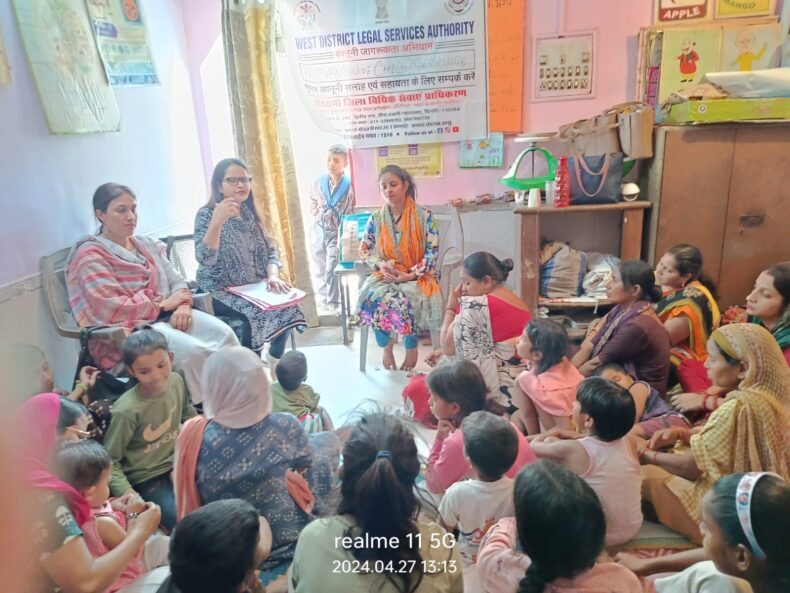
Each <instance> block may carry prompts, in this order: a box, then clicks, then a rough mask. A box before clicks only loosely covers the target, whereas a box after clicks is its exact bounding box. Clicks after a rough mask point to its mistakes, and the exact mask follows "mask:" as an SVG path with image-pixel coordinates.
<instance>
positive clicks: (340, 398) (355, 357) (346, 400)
mask: <svg viewBox="0 0 790 593" xmlns="http://www.w3.org/2000/svg"><path fill="white" fill-rule="evenodd" d="M308 331H309V330H308ZM353 337H354V339H353V340H352V342H351V343H350V344H349V345H347V346H343V345H333V346H306V347H304V348H302V349H301V351H302V352H303V353H304V355H305V356H306V357H307V383H308V384H310V385H311V386H312V387H313V389H315V390H316V391H317V392H318V393H319V394H320V395H321V405H322V406H324V408H326V410H327V411H328V412H329V415H330V416H331V417H332V420H333V421H334V423H335V425H336V426H339V425H341V424H343V423H344V422H345V421H346V420H348V418H349V415H350V413H351V412H353V411H354V410H355V409H358V408H359V406H360V405H365V402H375V403H376V404H378V405H379V406H381V407H383V408H385V409H387V410H391V411H395V410H398V409H400V408H401V403H402V401H403V399H402V396H401V392H402V391H403V388H404V387H405V386H406V384H407V383H408V381H409V378H408V376H407V373H406V372H404V371H385V370H384V368H383V367H382V366H381V349H380V348H379V347H378V346H377V345H376V342H375V340H374V339H373V337H372V336H371V337H370V339H369V340H368V352H367V370H366V372H365V373H361V372H360V371H359V342H360V340H359V332H358V331H354V332H353ZM431 352H432V348H431V346H430V344H420V363H419V364H418V366H417V370H421V371H425V372H428V371H429V370H430V368H429V367H428V366H427V365H426V364H425V363H424V362H422V361H423V359H424V358H425V357H426V356H428V355H429V354H430V353H431ZM403 355H404V351H403V348H402V346H401V345H400V344H397V345H396V346H395V358H396V360H398V362H401V361H402V360H403ZM416 432H417V433H418V435H420V436H421V437H422V438H418V439H417V442H418V446H419V448H420V452H421V453H424V454H426V453H427V450H428V445H429V444H430V443H432V442H433V434H434V432H435V431H432V430H429V429H428V428H425V427H423V426H421V425H417V431H416Z"/></svg>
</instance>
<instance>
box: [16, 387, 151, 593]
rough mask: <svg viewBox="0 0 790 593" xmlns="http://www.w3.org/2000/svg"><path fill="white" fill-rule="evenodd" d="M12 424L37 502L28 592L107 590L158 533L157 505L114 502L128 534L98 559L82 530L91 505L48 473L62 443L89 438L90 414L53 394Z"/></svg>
mask: <svg viewBox="0 0 790 593" xmlns="http://www.w3.org/2000/svg"><path fill="white" fill-rule="evenodd" d="M12 420H13V426H14V429H15V431H16V437H17V439H16V441H17V442H16V444H17V445H18V448H17V451H16V456H15V458H14V462H15V463H16V465H17V467H19V468H21V477H22V479H23V480H24V482H25V484H26V486H27V488H28V490H29V494H30V496H31V497H32V500H33V501H34V504H36V507H35V509H36V515H35V517H34V518H33V521H32V524H31V525H30V526H29V527H30V529H29V533H30V535H31V539H32V543H33V545H34V546H35V554H36V556H35V558H36V559H37V560H38V563H37V565H36V567H35V569H34V570H33V571H32V574H31V580H32V582H30V583H28V587H27V588H26V589H25V590H26V591H42V592H43V591H47V592H49V591H52V592H54V591H60V592H61V593H78V592H79V593H87V592H90V593H99V592H101V591H105V590H106V589H107V588H108V587H110V585H112V583H114V582H115V581H116V580H117V579H118V577H119V576H120V575H121V573H122V572H123V570H124V569H125V568H126V567H127V565H128V564H129V562H130V561H131V560H132V559H133V558H135V557H136V556H137V555H138V554H140V552H141V550H142V548H143V545H144V544H145V542H146V540H147V539H148V536H149V535H151V534H152V533H153V532H154V531H156V528H157V527H158V526H159V519H160V510H159V507H157V506H156V505H155V504H152V503H148V504H147V505H142V504H135V503H134V501H132V500H130V499H128V498H127V499H123V498H121V499H116V500H115V501H114V502H113V508H114V509H115V510H117V511H120V512H124V513H128V515H127V517H128V527H127V534H128V535H127V537H126V538H125V539H124V540H123V541H121V542H120V543H119V544H118V545H117V546H116V547H115V548H113V549H112V550H110V551H109V552H108V553H107V554H105V555H103V556H101V557H99V558H94V557H93V556H92V555H91V553H90V551H89V550H88V546H87V544H86V543H85V538H84V537H83V535H84V532H83V529H82V527H83V525H85V524H86V523H87V522H88V520H89V519H90V515H91V508H90V506H89V504H88V501H87V500H86V498H85V496H84V495H83V494H81V493H80V492H77V490H75V489H74V488H73V487H72V486H70V485H69V484H67V483H65V482H64V481H62V480H61V479H60V478H58V477H57V476H56V475H55V474H53V473H52V472H51V471H50V469H49V464H50V460H51V458H52V455H53V453H54V452H55V450H56V449H57V448H58V447H59V446H60V445H61V444H62V442H63V441H65V440H76V439H82V438H86V437H87V436H88V435H89V434H90V433H89V431H88V430H87V424H88V415H87V411H86V410H85V408H84V407H83V406H82V405H81V404H79V403H77V402H74V401H70V400H68V399H65V398H61V397H60V396H58V395H57V394H55V393H42V394H40V395H36V396H34V397H32V398H30V399H29V400H27V401H26V402H25V403H24V404H22V406H20V408H19V409H18V410H17V412H16V414H15V415H14V416H13V418H12Z"/></svg>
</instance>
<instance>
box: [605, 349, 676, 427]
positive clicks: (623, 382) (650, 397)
mask: <svg viewBox="0 0 790 593" xmlns="http://www.w3.org/2000/svg"><path fill="white" fill-rule="evenodd" d="M593 375H595V376H598V377H603V378H604V379H608V380H609V381H612V382H614V383H617V384H618V385H619V386H620V387H622V388H624V389H627V390H628V393H630V394H631V396H632V397H633V398H634V403H635V404H636V418H637V423H636V425H635V426H634V428H633V429H632V430H631V434H633V435H635V436H638V437H640V438H643V439H649V438H650V437H652V436H653V433H655V432H658V431H659V430H663V429H665V428H672V427H680V428H690V427H691V423H690V422H689V421H688V420H687V419H686V417H685V416H684V415H683V414H681V413H680V412H677V411H676V410H674V409H673V408H672V406H671V405H669V402H667V401H666V400H665V399H664V398H663V397H662V396H661V394H660V393H659V392H658V391H656V389H655V388H654V387H651V386H650V385H649V384H647V383H645V382H644V381H636V380H635V379H634V378H633V377H632V376H631V375H629V374H628V373H627V372H626V371H625V369H624V368H623V367H621V366H620V365H619V364H617V363H614V362H608V363H606V364H603V365H601V366H599V367H598V368H597V369H595V371H594V372H593Z"/></svg>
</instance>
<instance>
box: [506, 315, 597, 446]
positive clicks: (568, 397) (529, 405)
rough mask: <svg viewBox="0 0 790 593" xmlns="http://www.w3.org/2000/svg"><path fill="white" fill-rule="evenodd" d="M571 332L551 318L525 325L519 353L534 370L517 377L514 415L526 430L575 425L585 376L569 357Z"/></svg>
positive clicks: (518, 346) (532, 430) (519, 343)
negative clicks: (575, 409)
mask: <svg viewBox="0 0 790 593" xmlns="http://www.w3.org/2000/svg"><path fill="white" fill-rule="evenodd" d="M567 351H568V336H567V334H566V333H565V329H564V328H563V327H562V326H561V325H560V324H558V323H555V322H554V321H549V320H548V319H533V320H532V321H530V322H529V323H527V325H526V327H524V331H523V332H522V334H521V337H520V338H519V339H518V342H517V343H516V352H518V355H519V356H520V357H521V358H522V359H523V360H526V361H529V363H530V366H531V368H530V370H527V371H524V372H522V373H521V374H520V375H519V376H518V378H517V379H516V388H515V392H514V393H513V403H514V404H515V405H517V406H518V407H519V411H518V412H517V413H516V415H515V416H514V420H516V421H517V424H520V425H521V426H520V427H521V428H522V430H525V431H526V434H528V435H533V434H538V433H539V432H540V426H541V424H542V425H543V428H544V429H547V430H548V429H550V428H554V427H555V426H557V427H559V428H566V429H569V428H572V427H573V425H572V423H571V413H572V410H573V402H574V401H576V387H577V386H578V385H579V383H581V382H582V380H583V379H584V377H583V376H582V374H581V373H580V372H579V370H578V369H577V368H576V367H575V366H573V364H571V362H570V361H569V360H568V359H567V358H566V357H565V354H566V353H567Z"/></svg>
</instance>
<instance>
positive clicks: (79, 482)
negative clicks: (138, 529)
mask: <svg viewBox="0 0 790 593" xmlns="http://www.w3.org/2000/svg"><path fill="white" fill-rule="evenodd" d="M52 465H53V468H54V471H55V474H56V475H57V476H58V477H59V478H60V479H61V480H63V481H64V482H66V483H67V484H69V485H70V486H71V487H72V488H74V489H75V490H76V491H77V492H79V493H80V494H81V495H82V496H83V497H85V500H86V501H87V503H88V505H89V506H90V507H91V515H92V516H91V518H90V519H89V520H88V521H87V522H86V523H84V524H83V525H82V528H81V529H82V532H83V537H84V538H85V545H86V546H87V547H88V550H89V551H90V553H91V555H92V556H93V557H94V558H99V557H100V556H104V555H105V554H107V553H108V552H109V551H110V550H113V549H115V548H116V547H118V545H119V544H120V543H121V542H122V541H124V540H125V539H126V538H127V536H128V531H129V530H130V529H131V521H130V520H128V519H127V516H126V515H124V514H123V513H120V512H118V511H115V510H113V508H112V506H110V502H109V500H108V499H109V496H110V486H109V484H110V476H111V474H112V458H111V457H110V454H109V453H108V452H107V450H106V449H104V447H102V446H101V445H100V444H99V443H97V442H95V441H91V440H78V441H69V442H67V443H64V444H63V445H62V446H61V447H60V448H59V449H58V450H56V452H55V454H54V456H53V459H52ZM133 517H134V514H132V515H130V517H129V518H130V519H133ZM167 544H168V538H167V537H162V536H158V537H157V536H153V537H152V538H150V539H149V540H148V542H146V544H145V546H144V547H141V548H140V549H138V550H137V553H136V554H135V555H134V557H133V558H132V559H131V560H130V561H129V563H128V564H127V566H126V568H125V569H124V571H123V572H122V573H121V575H120V576H119V577H118V579H116V581H115V582H114V583H113V584H112V585H111V586H110V587H109V588H108V589H107V590H106V591H107V593H114V592H115V591H118V590H119V589H121V588H123V587H124V586H126V585H128V584H129V583H131V582H132V581H134V580H136V579H137V578H138V577H139V576H140V575H142V574H143V573H144V572H145V571H146V570H147V569H152V568H155V567H157V566H161V565H163V564H167V547H168V546H167ZM144 555H145V561H143V556H144Z"/></svg>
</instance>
